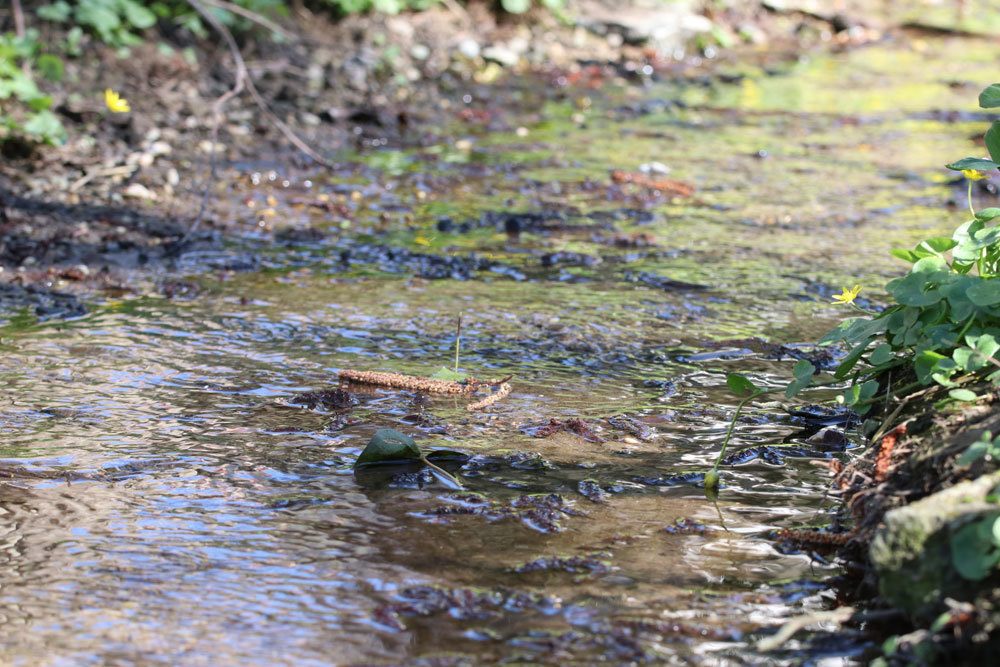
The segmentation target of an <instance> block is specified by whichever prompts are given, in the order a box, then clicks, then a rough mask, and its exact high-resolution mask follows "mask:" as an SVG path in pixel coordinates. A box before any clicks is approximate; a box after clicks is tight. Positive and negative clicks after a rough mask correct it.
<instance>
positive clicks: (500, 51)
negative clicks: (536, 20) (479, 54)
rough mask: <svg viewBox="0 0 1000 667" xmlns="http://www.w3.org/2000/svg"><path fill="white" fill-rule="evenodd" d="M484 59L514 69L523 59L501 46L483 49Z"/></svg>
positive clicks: (511, 50)
mask: <svg viewBox="0 0 1000 667" xmlns="http://www.w3.org/2000/svg"><path fill="white" fill-rule="evenodd" d="M483 58H485V59H486V60H489V61H492V62H495V63H497V64H498V65H502V66H504V67H513V66H514V65H516V64H517V62H518V61H519V60H520V59H521V57H520V56H519V55H518V54H517V53H516V52H515V51H514V50H513V49H511V48H509V47H507V46H504V45H500V44H494V45H493V46H488V47H486V48H485V49H483Z"/></svg>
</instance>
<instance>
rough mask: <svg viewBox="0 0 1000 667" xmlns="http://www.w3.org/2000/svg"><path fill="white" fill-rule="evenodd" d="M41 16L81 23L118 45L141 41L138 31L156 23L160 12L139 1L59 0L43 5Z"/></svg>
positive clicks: (83, 26)
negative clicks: (71, 0)
mask: <svg viewBox="0 0 1000 667" xmlns="http://www.w3.org/2000/svg"><path fill="white" fill-rule="evenodd" d="M38 16H39V17H40V18H43V19H45V20H47V21H55V22H57V23H71V24H74V25H76V26H79V27H81V28H83V29H85V30H88V31H91V32H93V33H94V34H96V35H97V36H98V37H100V38H101V41H103V42H105V43H106V44H108V45H110V46H114V47H122V46H134V45H135V44H138V43H140V42H141V41H142V39H141V38H140V37H139V36H138V35H137V34H136V33H137V32H140V31H142V30H146V29H147V28H151V27H153V25H155V24H156V14H155V13H153V11H152V10H150V9H149V8H148V7H146V6H145V3H142V2H139V1H138V0H74V1H73V2H72V3H71V2H69V1H68V0H56V2H54V3H52V4H51V5H43V6H41V7H39V8H38Z"/></svg>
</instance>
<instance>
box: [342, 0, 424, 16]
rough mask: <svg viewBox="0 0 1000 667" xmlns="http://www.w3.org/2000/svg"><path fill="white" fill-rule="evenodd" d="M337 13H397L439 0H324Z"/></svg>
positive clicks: (422, 6) (415, 9)
mask: <svg viewBox="0 0 1000 667" xmlns="http://www.w3.org/2000/svg"><path fill="white" fill-rule="evenodd" d="M324 1H325V2H326V4H328V5H330V6H331V7H332V8H333V9H334V10H335V11H336V12H337V13H338V14H341V15H347V14H361V13H364V12H379V13H381V14H398V13H400V12H403V11H410V10H412V11H420V10H422V9H428V8H430V7H433V6H434V5H436V4H438V3H439V2H440V1H441V0H324Z"/></svg>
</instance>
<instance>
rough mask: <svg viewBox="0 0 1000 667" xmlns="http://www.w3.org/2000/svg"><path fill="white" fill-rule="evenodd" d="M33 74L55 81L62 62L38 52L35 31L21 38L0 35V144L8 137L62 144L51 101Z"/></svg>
mask: <svg viewBox="0 0 1000 667" xmlns="http://www.w3.org/2000/svg"><path fill="white" fill-rule="evenodd" d="M26 65H27V67H26ZM35 72H37V73H38V74H40V75H41V76H42V77H43V78H44V79H47V80H49V81H59V80H60V79H62V75H63V62H62V59H60V58H59V57H58V56H56V55H53V54H51V53H46V52H44V51H43V50H42V47H41V44H40V42H39V39H38V33H37V31H35V30H29V31H27V32H26V34H25V35H24V36H23V37H17V36H15V35H13V34H9V33H8V34H6V35H0V141H2V140H4V139H6V138H8V137H10V136H23V137H25V138H28V139H32V140H35V141H40V142H44V143H49V144H57V143H61V142H63V141H65V139H66V131H65V130H64V129H63V126H62V123H61V122H60V120H59V117H58V116H56V115H55V114H54V113H52V111H51V107H52V98H51V97H49V96H48V95H46V94H45V93H44V92H43V91H42V89H41V88H40V87H39V85H38V81H37V80H36V79H35V77H34V73H35Z"/></svg>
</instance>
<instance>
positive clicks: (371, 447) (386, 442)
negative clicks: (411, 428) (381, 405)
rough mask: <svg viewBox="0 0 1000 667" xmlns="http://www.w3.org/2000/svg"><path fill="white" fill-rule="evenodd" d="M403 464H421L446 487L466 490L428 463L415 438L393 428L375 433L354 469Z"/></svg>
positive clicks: (355, 463)
mask: <svg viewBox="0 0 1000 667" xmlns="http://www.w3.org/2000/svg"><path fill="white" fill-rule="evenodd" d="M401 463H403V464H405V463H420V464H422V465H424V466H426V467H427V468H428V469H429V470H430V471H431V473H432V474H433V475H434V477H436V478H437V480H438V481H439V482H441V483H442V484H444V485H445V486H446V487H448V488H450V489H456V490H462V489H463V488H464V487H463V486H462V483H461V482H460V481H459V480H458V479H457V478H455V476H454V475H452V474H451V473H450V472H448V471H447V470H444V469H443V468H441V467H440V466H437V465H435V464H434V463H431V462H430V461H428V460H427V456H426V455H425V454H424V453H423V452H422V451H421V450H420V447H419V446H418V445H417V443H416V442H414V440H413V438H411V437H410V436H408V435H406V434H405V433H400V432H399V431H396V430H394V429H391V428H380V429H379V430H377V431H375V435H373V436H372V439H371V440H370V441H369V442H368V444H367V445H366V446H365V448H364V450H362V452H361V454H360V455H359V456H358V458H357V460H356V461H355V462H354V468H355V469H358V468H364V467H367V466H375V465H393V464H397V465H398V464H401Z"/></svg>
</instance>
